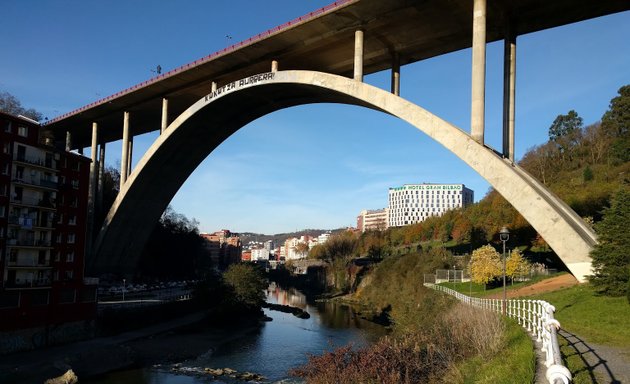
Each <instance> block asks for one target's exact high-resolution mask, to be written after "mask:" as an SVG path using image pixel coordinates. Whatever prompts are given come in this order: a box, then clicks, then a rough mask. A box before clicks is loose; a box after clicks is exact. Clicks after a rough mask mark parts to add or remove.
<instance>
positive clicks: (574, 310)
mask: <svg viewBox="0 0 630 384" xmlns="http://www.w3.org/2000/svg"><path fill="white" fill-rule="evenodd" d="M528 298H535V299H540V300H545V301H548V302H549V303H551V304H552V305H553V306H554V307H556V313H555V317H556V319H558V321H560V324H561V326H562V328H564V329H566V330H567V331H569V332H572V333H575V334H577V335H578V336H580V337H583V338H584V339H585V340H586V341H587V342H589V341H590V342H592V343H596V344H604V345H611V346H615V347H626V348H628V346H630V304H628V299H627V298H625V297H608V296H601V295H598V294H597V293H595V291H594V290H593V289H592V288H591V287H590V285H588V284H580V285H576V286H573V287H570V288H566V289H561V290H558V291H555V292H549V293H544V294H540V295H535V296H531V297H528Z"/></svg>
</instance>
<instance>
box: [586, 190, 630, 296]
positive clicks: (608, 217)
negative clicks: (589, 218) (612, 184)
mask: <svg viewBox="0 0 630 384" xmlns="http://www.w3.org/2000/svg"><path fill="white" fill-rule="evenodd" d="M628 223H630V189H628V187H622V189H620V190H619V191H618V192H617V193H616V194H615V196H614V197H613V199H612V201H611V205H610V208H606V209H604V217H603V219H602V221H600V222H599V223H597V224H595V231H596V232H597V235H598V244H597V245H596V246H595V248H594V249H593V251H592V252H591V257H592V258H593V272H594V273H593V275H592V276H590V277H589V279H590V281H591V283H592V284H593V286H594V287H595V289H596V290H597V291H598V292H599V293H603V294H605V295H609V296H622V295H625V294H628V285H629V284H630V283H629V280H630V232H628Z"/></svg>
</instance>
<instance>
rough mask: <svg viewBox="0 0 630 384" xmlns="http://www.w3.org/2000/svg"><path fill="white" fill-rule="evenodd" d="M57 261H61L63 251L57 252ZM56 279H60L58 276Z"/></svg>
mask: <svg viewBox="0 0 630 384" xmlns="http://www.w3.org/2000/svg"><path fill="white" fill-rule="evenodd" d="M55 261H61V251H57V252H56V253H55ZM55 280H59V279H58V278H57V279H55Z"/></svg>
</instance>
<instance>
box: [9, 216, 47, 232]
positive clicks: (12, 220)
mask: <svg viewBox="0 0 630 384" xmlns="http://www.w3.org/2000/svg"><path fill="white" fill-rule="evenodd" d="M7 221H8V223H9V224H12V225H19V226H20V227H21V228H23V229H32V228H46V229H50V230H52V229H54V225H53V221H52V220H39V221H38V220H37V219H36V218H32V217H20V216H9V217H8V218H7Z"/></svg>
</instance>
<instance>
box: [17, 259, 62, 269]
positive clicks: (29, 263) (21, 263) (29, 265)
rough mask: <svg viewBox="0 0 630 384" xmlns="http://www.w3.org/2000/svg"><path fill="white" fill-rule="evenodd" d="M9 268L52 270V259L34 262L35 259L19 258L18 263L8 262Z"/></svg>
mask: <svg viewBox="0 0 630 384" xmlns="http://www.w3.org/2000/svg"><path fill="white" fill-rule="evenodd" d="M7 268H14V269H15V268H20V269H24V268H26V269H42V268H43V269H49V268H52V266H51V265H50V259H46V260H33V259H24V258H18V259H17V261H10V260H9V261H8V262H7Z"/></svg>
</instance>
